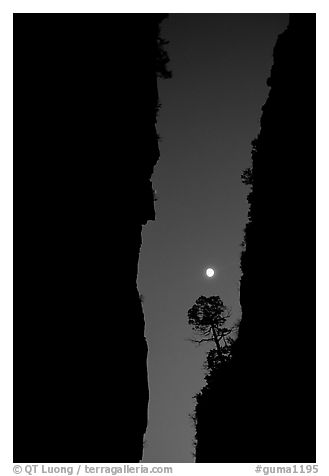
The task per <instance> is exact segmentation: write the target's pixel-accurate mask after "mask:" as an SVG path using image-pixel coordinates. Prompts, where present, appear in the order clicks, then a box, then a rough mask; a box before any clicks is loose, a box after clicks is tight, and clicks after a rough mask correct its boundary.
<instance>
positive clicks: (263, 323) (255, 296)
mask: <svg viewBox="0 0 329 476" xmlns="http://www.w3.org/2000/svg"><path fill="white" fill-rule="evenodd" d="M268 84H269V85H270V87H271V89H270V92H269V96H268V99H267V101H266V103H265V105H264V107H263V113H262V118H261V131H260V134H259V136H258V138H257V139H256V140H255V141H254V142H253V153H252V170H251V172H252V173H251V176H249V180H248V182H249V183H251V193H250V195H249V203H250V211H249V223H248V224H247V226H246V230H245V250H244V251H243V252H242V256H241V269H242V278H241V287H240V302H241V308H242V320H241V324H240V330H239V337H238V339H237V341H236V343H235V346H234V348H233V357H232V361H231V363H230V365H229V366H227V367H225V368H224V367H223V368H222V369H219V370H218V374H217V376H216V378H213V380H212V381H211V382H210V383H209V384H208V386H207V387H206V388H205V389H203V391H202V393H201V394H200V395H199V396H198V398H197V406H196V461H197V462H258V463H262V462H278V463H279V462H282V463H284V462H285V463H292V462H305V463H307V462H308V463H310V462H315V461H316V454H315V15H314V14H292V15H291V16H290V23H289V26H288V28H287V29H286V31H284V32H283V33H282V34H281V35H280V36H279V38H278V41H277V44H276V46H275V49H274V64H273V68H272V72H271V77H270V78H269V81H268Z"/></svg>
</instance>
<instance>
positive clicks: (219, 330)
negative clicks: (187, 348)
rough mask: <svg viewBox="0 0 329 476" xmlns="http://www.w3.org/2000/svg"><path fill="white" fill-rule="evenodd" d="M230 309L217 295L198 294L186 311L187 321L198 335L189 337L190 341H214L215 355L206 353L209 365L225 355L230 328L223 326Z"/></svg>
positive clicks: (228, 342) (199, 342) (229, 341)
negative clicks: (192, 337)
mask: <svg viewBox="0 0 329 476" xmlns="http://www.w3.org/2000/svg"><path fill="white" fill-rule="evenodd" d="M230 316H231V311H230V310H229V309H228V308H227V307H226V306H225V305H224V303H223V301H222V300H221V298H220V297H219V296H210V297H205V296H200V297H199V298H198V299H197V300H196V302H195V304H194V305H193V306H192V307H191V309H189V311H188V323H189V324H190V325H191V326H192V328H193V330H194V331H195V332H196V334H197V335H198V336H199V337H200V338H199V339H191V341H192V342H196V343H198V344H201V343H202V342H214V343H215V344H216V353H217V356H215V355H214V353H213V352H212V353H211V355H209V354H208V360H209V365H210V367H211V366H212V364H211V363H214V361H215V360H216V361H217V360H218V361H222V360H223V359H225V357H224V356H225V355H227V352H228V348H229V346H230V343H231V340H229V335H230V334H231V332H232V330H233V329H232V328H227V327H224V324H225V323H226V321H227V319H228V318H229V317H230ZM208 368H209V367H208Z"/></svg>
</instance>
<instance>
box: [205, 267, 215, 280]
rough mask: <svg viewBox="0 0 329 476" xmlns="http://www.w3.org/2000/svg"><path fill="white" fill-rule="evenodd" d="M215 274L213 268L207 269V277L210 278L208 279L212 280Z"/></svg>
mask: <svg viewBox="0 0 329 476" xmlns="http://www.w3.org/2000/svg"><path fill="white" fill-rule="evenodd" d="M214 274H215V271H214V270H213V269H212V268H208V269H207V271H206V275H207V276H208V278H212V277H213V275H214Z"/></svg>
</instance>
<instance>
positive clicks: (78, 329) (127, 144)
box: [14, 14, 170, 463]
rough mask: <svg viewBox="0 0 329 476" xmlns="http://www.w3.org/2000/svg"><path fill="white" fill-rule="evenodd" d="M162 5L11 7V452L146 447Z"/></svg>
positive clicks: (61, 457)
mask: <svg viewBox="0 0 329 476" xmlns="http://www.w3.org/2000/svg"><path fill="white" fill-rule="evenodd" d="M165 17H166V15H164V14H104V15H99V14H94V15H80V14H70V15H60V14H56V15H46V14H37V15H34V14H30V15H24V14H15V15H14V25H15V35H14V51H15V59H14V63H15V78H16V80H15V118H16V122H15V133H16V135H15V137H16V139H17V140H16V144H17V145H16V147H15V149H16V163H17V164H19V166H18V167H17V169H19V170H18V172H17V175H16V180H17V183H18V184H17V188H16V191H18V190H19V192H17V194H19V200H17V203H18V207H17V212H16V213H17V216H18V217H19V219H18V220H17V223H19V225H18V226H17V234H16V236H18V237H19V245H18V246H17V247H16V256H17V263H19V271H18V272H17V273H16V276H17V286H16V292H17V295H18V296H19V299H18V300H17V305H16V312H15V320H14V339H15V353H14V462H15V463H21V462H35V461H37V462H40V463H42V462H45V463H47V462H48V463H49V462H76V463H77V462H86V463H96V462H103V463H113V462H138V461H140V460H141V458H142V452H143V436H144V433H145V429H146V426H147V410H148V398H149V391H148V379H147V365H146V358H147V351H148V349H147V343H146V340H145V337H144V315H143V308H142V299H141V298H140V295H139V292H138V289H137V284H136V279H137V266H138V257H139V251H140V246H141V243H142V237H141V231H142V225H144V224H146V223H147V221H148V220H154V218H155V210H154V195H153V190H152V183H151V176H152V173H153V169H154V166H155V164H156V162H157V161H158V158H159V148H158V138H157V131H156V116H157V113H158V111H159V108H160V103H159V98H158V89H157V78H159V77H164V78H165V77H169V76H170V72H169V71H168V69H167V63H168V56H167V54H166V52H165V51H164V49H163V46H164V41H163V40H162V39H161V37H160V24H161V22H162V20H163V19H164V18H165ZM17 194H16V195H17ZM17 267H18V266H17Z"/></svg>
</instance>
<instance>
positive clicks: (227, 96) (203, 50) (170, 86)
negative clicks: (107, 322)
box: [138, 13, 288, 463]
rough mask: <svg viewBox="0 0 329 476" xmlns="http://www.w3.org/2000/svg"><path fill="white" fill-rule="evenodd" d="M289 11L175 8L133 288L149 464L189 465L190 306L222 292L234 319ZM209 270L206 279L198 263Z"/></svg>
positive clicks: (199, 355) (198, 378)
mask: <svg viewBox="0 0 329 476" xmlns="http://www.w3.org/2000/svg"><path fill="white" fill-rule="evenodd" d="M287 23H288V15H287V14H214V13H212V14H172V15H170V17H169V19H168V20H165V21H164V22H163V26H162V36H163V37H164V38H165V39H167V40H169V41H170V44H169V45H167V51H168V53H169V57H170V66H169V67H170V69H171V70H172V72H173V77H172V79H168V80H159V82H158V86H159V95H160V101H161V103H162V108H161V110H160V114H159V120H158V127H157V128H158V133H159V134H160V136H161V138H162V141H161V142H160V144H159V146H160V153H161V156H160V160H159V162H158V165H157V166H156V168H155V172H154V174H153V177H152V181H153V186H154V188H155V189H156V190H157V194H158V197H159V200H158V201H157V202H156V221H155V222H149V224H148V225H147V226H144V228H143V245H142V251H141V255H140V261H139V274H138V285H139V292H140V293H141V294H143V296H144V304H143V307H144V313H145V320H146V337H147V341H148V346H149V356H148V372H149V386H150V405H149V426H148V431H147V434H146V445H145V449H144V459H143V461H144V462H159V463H160V462H193V460H194V459H193V455H192V452H193V446H192V442H193V436H194V429H193V425H192V421H191V419H190V418H189V413H191V412H192V411H193V409H194V400H193V398H192V397H193V395H195V394H196V393H197V392H198V391H199V390H200V389H201V387H202V386H203V385H204V380H203V375H204V370H203V369H202V365H203V361H204V359H205V353H206V350H207V347H206V346H205V345H203V346H202V345H201V346H199V347H196V345H195V344H192V343H191V342H188V341H187V339H189V338H191V337H192V336H193V334H192V330H191V328H190V327H189V325H188V323H187V311H188V309H189V308H190V307H192V305H193V304H194V302H195V300H196V299H197V298H198V297H199V296H201V295H206V296H211V295H219V296H220V297H221V298H222V299H223V301H224V303H225V304H226V305H227V306H229V307H231V308H232V311H233V317H234V319H238V318H239V317H240V308H239V279H240V269H239V259H240V252H241V246H240V244H241V242H242V239H243V228H244V225H245V222H246V219H247V200H246V195H247V193H248V189H247V187H246V186H245V185H243V184H242V183H241V179H240V175H241V172H242V171H243V170H244V169H245V168H246V167H248V166H249V165H250V160H251V159H250V151H251V146H250V143H251V141H252V140H253V139H254V138H255V137H256V136H257V134H258V131H259V120H260V115H261V107H262V105H263V104H264V102H265V100H266V97H267V94H268V87H267V86H266V79H267V77H268V76H269V74H270V68H271V65H272V52H273V47H274V44H275V41H276V38H277V36H278V34H279V33H281V32H282V31H283V30H284V29H285V27H286V26H287ZM208 266H210V267H213V268H214V269H215V271H216V274H215V276H214V277H213V278H211V279H209V278H207V277H206V276H205V268H206V267H208Z"/></svg>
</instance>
